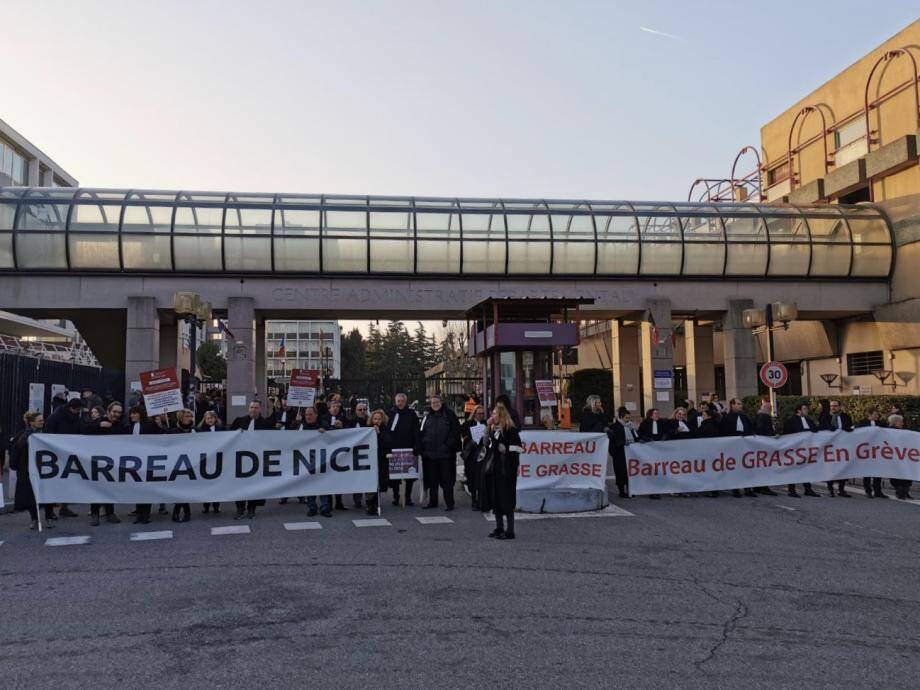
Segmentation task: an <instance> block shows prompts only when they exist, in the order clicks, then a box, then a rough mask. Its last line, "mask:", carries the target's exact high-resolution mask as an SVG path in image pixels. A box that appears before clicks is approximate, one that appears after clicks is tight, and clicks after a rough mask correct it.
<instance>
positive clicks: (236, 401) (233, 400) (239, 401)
mask: <svg viewBox="0 0 920 690" xmlns="http://www.w3.org/2000/svg"><path fill="white" fill-rule="evenodd" d="M230 404H231V405H245V404H246V396H245V395H231V396H230Z"/></svg>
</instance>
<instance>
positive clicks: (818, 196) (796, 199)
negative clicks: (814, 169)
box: [789, 177, 824, 204]
mask: <svg viewBox="0 0 920 690" xmlns="http://www.w3.org/2000/svg"><path fill="white" fill-rule="evenodd" d="M823 199H824V178H823V177H819V178H818V179H817V180H812V181H811V182H809V183H808V184H806V185H803V186H801V187H799V188H797V189H794V190H793V191H792V192H791V193H790V194H789V203H790V204H816V203H818V202H819V201H821V200H823Z"/></svg>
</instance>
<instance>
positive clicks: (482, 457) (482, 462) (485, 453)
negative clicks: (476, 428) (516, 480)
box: [476, 443, 495, 474]
mask: <svg viewBox="0 0 920 690" xmlns="http://www.w3.org/2000/svg"><path fill="white" fill-rule="evenodd" d="M494 456H495V453H494V451H493V450H492V444H491V443H489V444H483V445H482V446H481V447H480V449H479V452H478V453H477V454H476V462H477V463H478V464H479V472H480V473H481V474H491V473H492V465H493V459H494Z"/></svg>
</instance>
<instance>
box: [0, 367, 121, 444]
mask: <svg viewBox="0 0 920 690" xmlns="http://www.w3.org/2000/svg"><path fill="white" fill-rule="evenodd" d="M30 383H39V384H44V387H45V389H44V396H43V401H42V406H43V408H44V409H43V410H42V412H43V413H44V414H45V415H47V414H48V413H50V412H51V386H53V385H55V384H58V385H63V386H66V387H67V390H69V391H81V390H82V389H83V388H92V389H93V391H95V392H96V393H98V394H99V395H100V396H101V397H102V398H103V400H105V401H106V402H108V401H109V400H112V399H116V400H120V399H121V397H122V396H123V395H124V390H125V375H124V372H122V371H116V370H113V369H104V368H98V367H89V366H83V365H80V364H71V363H68V362H55V361H52V360H47V359H40V358H37V357H26V356H24V355H18V354H13V353H0V444H2V445H0V449H2V450H6V448H7V445H8V442H9V439H10V436H11V435H13V434H15V433H16V432H17V431H19V429H21V428H22V415H23V414H24V413H25V412H26V411H27V410H28V408H29V406H30V405H29V402H30V401H29V384H30Z"/></svg>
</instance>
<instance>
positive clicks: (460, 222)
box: [448, 198, 463, 275]
mask: <svg viewBox="0 0 920 690" xmlns="http://www.w3.org/2000/svg"><path fill="white" fill-rule="evenodd" d="M453 203H455V204H456V205H457V224H458V225H459V227H460V271H459V273H458V275H463V212H462V209H461V207H460V199H459V198H455V199H454V201H453ZM448 227H450V221H448Z"/></svg>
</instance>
